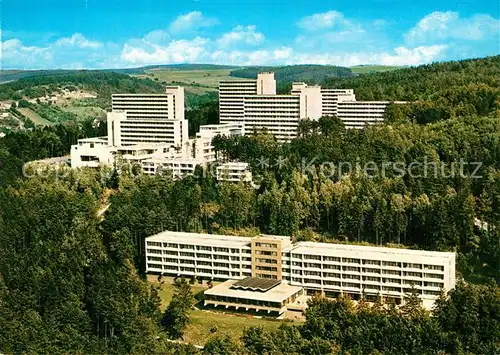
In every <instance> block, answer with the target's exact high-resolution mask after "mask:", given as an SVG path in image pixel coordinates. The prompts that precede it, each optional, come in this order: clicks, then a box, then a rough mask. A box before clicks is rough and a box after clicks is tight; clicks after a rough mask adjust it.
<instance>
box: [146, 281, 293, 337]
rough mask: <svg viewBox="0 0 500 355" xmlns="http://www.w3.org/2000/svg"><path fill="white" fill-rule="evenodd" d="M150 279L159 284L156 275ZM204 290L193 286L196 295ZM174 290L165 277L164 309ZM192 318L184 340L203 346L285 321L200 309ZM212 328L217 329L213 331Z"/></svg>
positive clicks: (272, 327) (163, 288) (274, 327)
mask: <svg viewBox="0 0 500 355" xmlns="http://www.w3.org/2000/svg"><path fill="white" fill-rule="evenodd" d="M149 280H150V281H151V282H152V283H154V284H156V285H158V283H157V282H155V281H153V280H154V277H153V278H149ZM204 290H206V287H203V286H200V285H194V286H192V291H193V293H194V294H195V295H196V294H200V293H202V292H203V291H204ZM173 292H174V287H173V285H172V284H170V283H169V282H168V280H167V279H165V283H164V284H163V285H162V286H161V288H160V289H159V290H158V294H159V296H160V298H161V300H162V305H161V308H162V310H163V309H165V308H166V307H167V305H168V303H169V302H170V300H171V299H172V295H173ZM200 296H201V295H200ZM190 319H191V322H190V324H189V325H188V326H187V328H186V330H185V333H184V339H183V341H186V342H188V343H192V344H195V345H202V346H203V345H204V344H205V343H206V342H207V341H208V340H210V339H211V338H213V337H215V336H223V335H229V336H230V337H231V338H233V339H234V340H236V341H240V338H241V336H242V335H243V330H245V329H246V328H249V327H253V326H257V327H263V328H264V329H265V330H273V329H276V328H278V327H279V326H280V325H281V324H283V323H284V322H283V321H280V320H273V319H269V318H256V317H252V316H247V315H242V314H229V313H222V311H221V312H218V311H207V310H199V309H196V310H193V311H192V312H191V316H190ZM212 330H215V331H214V332H212Z"/></svg>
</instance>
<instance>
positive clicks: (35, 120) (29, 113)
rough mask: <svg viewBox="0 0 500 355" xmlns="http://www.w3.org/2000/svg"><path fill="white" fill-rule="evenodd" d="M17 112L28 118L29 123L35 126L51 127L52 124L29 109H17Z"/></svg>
mask: <svg viewBox="0 0 500 355" xmlns="http://www.w3.org/2000/svg"><path fill="white" fill-rule="evenodd" d="M18 110H19V112H21V113H22V114H23V115H24V116H26V117H28V118H29V119H30V120H31V122H33V123H34V124H36V125H42V126H50V125H52V122H50V121H48V120H46V119H45V118H43V117H41V116H40V115H39V114H37V113H36V112H35V111H33V110H31V109H30V108H27V107H22V108H18Z"/></svg>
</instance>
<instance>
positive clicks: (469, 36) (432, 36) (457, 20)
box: [405, 11, 500, 43]
mask: <svg viewBox="0 0 500 355" xmlns="http://www.w3.org/2000/svg"><path fill="white" fill-rule="evenodd" d="M499 32H500V20H499V19H495V18H493V17H491V16H490V15H484V14H476V15H473V16H471V17H468V18H461V17H460V15H459V13H458V12H453V11H446V12H440V11H435V12H433V13H431V14H429V15H427V16H425V17H424V18H422V19H421V20H420V21H419V22H418V23H417V24H416V26H415V27H413V28H412V29H411V30H410V31H409V32H408V33H407V34H406V35H405V38H406V40H407V41H408V42H409V43H429V42H433V41H442V40H466V41H479V40H484V39H488V38H492V37H497V40H498V34H499Z"/></svg>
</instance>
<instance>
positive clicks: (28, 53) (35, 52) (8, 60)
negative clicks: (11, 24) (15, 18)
mask: <svg viewBox="0 0 500 355" xmlns="http://www.w3.org/2000/svg"><path fill="white" fill-rule="evenodd" d="M0 49H1V51H0V52H1V57H0V58H1V61H2V66H3V67H4V68H8V67H10V66H13V67H17V68H22V69H37V68H42V67H43V66H45V65H47V63H51V62H52V53H51V51H50V48H48V47H37V46H26V45H24V44H23V43H22V42H21V41H20V40H19V39H15V38H14V39H8V40H6V41H4V42H2V44H1V46H0Z"/></svg>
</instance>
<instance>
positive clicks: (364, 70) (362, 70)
mask: <svg viewBox="0 0 500 355" xmlns="http://www.w3.org/2000/svg"><path fill="white" fill-rule="evenodd" d="M402 68H404V67H398V66H390V65H356V66H354V67H350V69H351V71H352V72H353V73H357V74H368V73H378V72H384V71H391V70H396V69H402Z"/></svg>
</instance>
